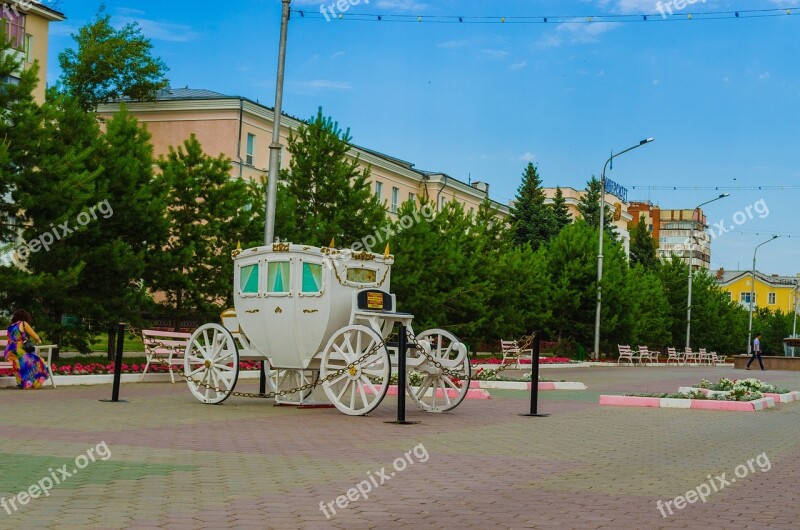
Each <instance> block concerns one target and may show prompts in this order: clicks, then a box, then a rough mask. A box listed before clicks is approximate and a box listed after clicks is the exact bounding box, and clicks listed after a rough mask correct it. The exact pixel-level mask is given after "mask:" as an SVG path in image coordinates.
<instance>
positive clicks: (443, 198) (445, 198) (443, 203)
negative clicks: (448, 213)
mask: <svg viewBox="0 0 800 530" xmlns="http://www.w3.org/2000/svg"><path fill="white" fill-rule="evenodd" d="M446 204H447V197H442V206H441V208H442V209H444V207H445V205H446Z"/></svg>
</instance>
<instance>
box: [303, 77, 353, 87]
mask: <svg viewBox="0 0 800 530" xmlns="http://www.w3.org/2000/svg"><path fill="white" fill-rule="evenodd" d="M293 85H294V86H296V87H297V88H300V89H305V90H352V89H353V85H351V84H350V83H348V82H347V81H331V80H330V79H314V80H312V81H298V82H296V83H293Z"/></svg>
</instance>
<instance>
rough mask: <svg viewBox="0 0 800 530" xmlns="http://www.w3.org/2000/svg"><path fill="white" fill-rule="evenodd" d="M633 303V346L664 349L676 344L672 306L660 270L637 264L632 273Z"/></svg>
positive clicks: (631, 328) (629, 287)
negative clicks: (659, 274)
mask: <svg viewBox="0 0 800 530" xmlns="http://www.w3.org/2000/svg"><path fill="white" fill-rule="evenodd" d="M628 291H629V295H628V297H629V300H630V304H631V311H630V325H629V326H630V328H629V329H630V338H629V340H628V341H626V342H629V343H630V344H631V346H633V347H636V346H637V345H640V344H641V345H646V346H649V347H650V348H653V349H658V350H661V349H663V348H665V347H667V346H672V345H673V344H672V333H671V329H672V310H671V308H670V305H669V301H668V300H667V294H666V293H665V292H664V286H663V285H662V283H661V279H660V278H659V277H658V274H657V273H655V272H653V271H652V270H648V269H646V268H645V267H644V266H643V265H634V266H633V267H632V268H631V272H630V274H629V275H628Z"/></svg>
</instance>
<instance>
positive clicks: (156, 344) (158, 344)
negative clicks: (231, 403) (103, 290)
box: [129, 328, 386, 399]
mask: <svg viewBox="0 0 800 530" xmlns="http://www.w3.org/2000/svg"><path fill="white" fill-rule="evenodd" d="M129 331H130V333H131V334H132V335H134V336H135V337H137V338H139V339H140V340H141V341H142V342H143V343H144V336H143V335H142V330H140V329H136V328H129ZM382 346H383V347H385V346H386V344H385V343H384V341H380V342H379V343H377V344H375V345H374V346H373V347H372V348H370V350H369V351H368V352H367V353H365V354H364V355H362V356H361V357H359V358H358V359H356V360H355V361H353V362H352V363H350V364H348V365H347V366H345V367H344V368H342V369H340V370H337V371H335V372H332V373H330V374H328V375H327V376H325V377H324V378H322V379H317V380H316V381H313V382H310V383H306V384H304V385H302V386H299V387H297V388H289V389H284V390H278V391H275V392H267V393H264V394H262V393H261V392H233V391H231V392H229V393H228V394H229V395H231V396H238V397H245V398H262V399H272V398H275V397H282V396H286V395H289V394H295V393H297V392H304V391H306V390H312V389H314V388H316V387H318V386H319V385H321V384H323V383H327V382H329V381H332V380H333V379H336V378H337V377H339V376H340V375H343V374H345V373H347V372H348V371H350V370H352V369H354V368H355V367H357V366H359V365H360V364H361V363H363V362H364V361H366V360H367V359H368V358H369V357H370V356H371V355H372V354H374V353H375V352H377V351H378V350H379V349H380V348H381V347H382ZM150 348H163V349H167V350H170V351H172V352H174V353H179V354H181V355H183V353H184V352H183V350H181V349H179V348H177V347H175V346H169V345H167V344H164V343H163V342H161V341H155V342H152V345H151V346H150ZM150 356H151V357H152V358H153V362H154V363H157V364H162V365H165V366H166V367H167V369H169V370H170V371H171V372H175V373H176V374H177V375H178V376H179V377H181V378H182V379H184V380H186V381H187V382H192V383H194V384H195V385H197V386H202V387H204V388H207V389H209V390H214V391H216V392H223V391H224V390H222V389H220V388H219V387H214V386H210V385H209V384H208V383H206V382H205V377H204V378H203V379H202V380H201V381H197V380H196V379H194V378H193V377H191V376H188V375H186V374H185V373H184V372H183V370H180V369H177V368H176V367H174V366H173V365H172V364H170V363H169V361H168V360H167V359H164V358H163V357H160V356H158V355H157V354H155V353H153V354H151V355H150ZM264 361H265V362H266V359H265V360H264ZM206 373H208V372H206Z"/></svg>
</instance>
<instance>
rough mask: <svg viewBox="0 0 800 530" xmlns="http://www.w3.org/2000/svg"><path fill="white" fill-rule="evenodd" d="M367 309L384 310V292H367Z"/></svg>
mask: <svg viewBox="0 0 800 530" xmlns="http://www.w3.org/2000/svg"><path fill="white" fill-rule="evenodd" d="M367 309H377V310H379V311H383V293H375V292H372V293H367Z"/></svg>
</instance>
